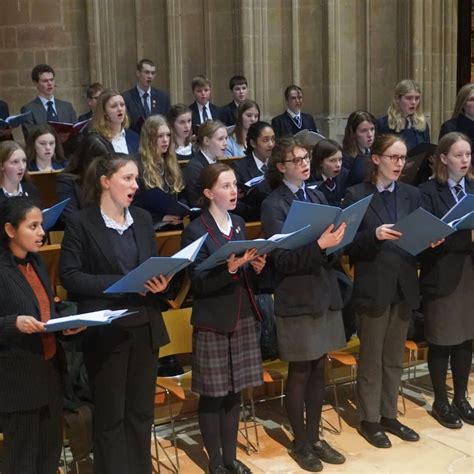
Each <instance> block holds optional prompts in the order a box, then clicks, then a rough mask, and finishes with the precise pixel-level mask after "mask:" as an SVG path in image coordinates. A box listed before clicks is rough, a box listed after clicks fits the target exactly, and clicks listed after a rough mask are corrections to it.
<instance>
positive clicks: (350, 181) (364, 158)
mask: <svg viewBox="0 0 474 474" xmlns="http://www.w3.org/2000/svg"><path fill="white" fill-rule="evenodd" d="M370 162H371V159H370V153H359V154H358V155H357V156H356V157H355V158H352V156H350V155H349V154H348V153H346V152H343V154H342V166H343V167H344V168H345V169H347V170H348V172H349V175H348V176H347V181H346V186H347V187H349V186H354V185H355V184H359V183H362V181H365V179H366V178H367V176H368V174H369V169H370V166H369V165H370Z"/></svg>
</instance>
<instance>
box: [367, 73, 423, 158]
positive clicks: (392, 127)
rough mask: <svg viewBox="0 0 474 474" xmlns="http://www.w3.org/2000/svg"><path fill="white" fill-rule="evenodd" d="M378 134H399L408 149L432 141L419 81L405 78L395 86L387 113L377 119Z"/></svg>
mask: <svg viewBox="0 0 474 474" xmlns="http://www.w3.org/2000/svg"><path fill="white" fill-rule="evenodd" d="M376 125H377V134H379V133H392V134H395V135H399V136H401V137H402V138H403V140H404V142H405V143H406V146H407V149H408V151H410V150H411V149H413V148H415V146H416V145H419V144H420V143H430V128H429V126H428V123H427V122H426V118H425V116H424V114H423V109H422V107H421V90H420V86H419V84H418V83H417V82H415V81H414V80H412V79H404V80H403V81H400V82H399V83H398V84H397V86H396V87H395V93H394V95H393V99H392V103H391V104H390V106H389V108H388V110H387V115H385V116H383V117H380V118H378V119H377V122H376Z"/></svg>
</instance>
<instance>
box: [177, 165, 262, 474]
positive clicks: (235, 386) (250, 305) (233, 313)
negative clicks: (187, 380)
mask: <svg viewBox="0 0 474 474" xmlns="http://www.w3.org/2000/svg"><path fill="white" fill-rule="evenodd" d="M201 186H202V190H203V191H202V196H203V198H202V204H203V207H204V211H203V213H202V214H201V215H200V216H199V217H198V218H196V219H195V220H193V221H192V222H191V224H190V225H189V226H187V227H186V228H185V229H184V231H183V236H182V246H186V245H188V244H190V243H191V242H192V241H194V240H196V239H197V238H199V237H201V236H202V235H204V234H205V233H206V232H207V233H208V234H209V235H208V237H207V239H206V241H205V242H204V245H203V246H202V247H201V250H200V251H199V253H198V255H197V257H196V260H195V262H194V264H192V265H191V266H190V275H191V283H192V291H193V298H194V299H193V312H192V319H191V323H192V325H193V326H194V333H193V380H192V389H193V391H194V392H197V393H199V395H200V398H199V408H198V417H199V427H200V430H201V434H202V437H203V441H204V446H205V447H206V451H207V453H208V456H209V470H210V472H211V473H217V474H224V473H226V472H234V473H239V474H246V473H250V472H251V471H250V469H248V467H247V466H245V465H244V464H243V463H241V462H240V461H238V460H237V459H236V449H237V432H238V428H239V414H240V392H241V390H243V389H244V388H249V387H254V386H257V385H261V384H262V382H263V380H262V362H261V356H260V348H259V344H258V341H257V331H256V318H258V319H259V318H260V315H259V312H258V309H257V306H256V304H255V298H254V295H253V290H252V286H253V285H252V281H253V279H254V278H255V277H256V275H258V274H259V273H260V272H261V271H262V270H263V268H264V266H265V261H266V257H265V256H256V253H255V249H252V250H247V251H246V252H245V253H244V254H243V255H242V256H240V257H236V256H235V255H231V256H230V257H229V259H228V260H227V262H225V263H223V264H220V265H217V266H216V267H214V268H212V269H211V270H204V271H199V270H197V268H196V267H197V266H198V265H199V264H200V263H201V262H203V261H204V260H205V259H206V258H208V257H209V256H210V255H211V254H212V253H213V252H215V251H216V250H217V249H218V248H219V247H221V246H222V245H224V244H225V243H226V242H228V241H231V240H243V239H245V223H244V221H243V220H242V218H240V217H238V216H234V215H232V214H229V212H228V211H231V210H232V209H234V208H235V206H236V204H237V181H236V178H235V173H234V171H233V170H232V168H230V167H229V166H227V165H225V164H223V163H217V164H214V165H210V166H208V167H206V168H205V169H204V170H203V171H202V173H201ZM248 264H249V265H248Z"/></svg>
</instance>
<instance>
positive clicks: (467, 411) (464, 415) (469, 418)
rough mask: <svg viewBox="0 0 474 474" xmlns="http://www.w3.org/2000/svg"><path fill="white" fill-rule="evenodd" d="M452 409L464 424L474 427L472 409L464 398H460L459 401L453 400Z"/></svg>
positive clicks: (473, 410)
mask: <svg viewBox="0 0 474 474" xmlns="http://www.w3.org/2000/svg"><path fill="white" fill-rule="evenodd" d="M453 408H454V410H455V411H456V412H457V414H458V415H459V416H460V418H461V419H462V420H463V421H464V422H466V423H468V424H469V425H474V409H473V408H472V407H471V405H470V404H469V402H468V401H467V400H466V398H461V400H453Z"/></svg>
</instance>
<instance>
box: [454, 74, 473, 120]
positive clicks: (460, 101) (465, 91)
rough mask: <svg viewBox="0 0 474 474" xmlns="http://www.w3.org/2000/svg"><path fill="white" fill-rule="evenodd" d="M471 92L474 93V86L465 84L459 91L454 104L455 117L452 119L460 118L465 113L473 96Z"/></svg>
mask: <svg viewBox="0 0 474 474" xmlns="http://www.w3.org/2000/svg"><path fill="white" fill-rule="evenodd" d="M471 92H474V84H472V83H468V84H464V85H463V86H462V87H461V89H459V92H458V95H457V96H456V102H455V104H454V110H453V116H452V117H451V118H458V117H459V114H460V113H461V112H462V111H463V109H464V106H465V105H466V102H467V101H468V99H469V96H470V95H471Z"/></svg>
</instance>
